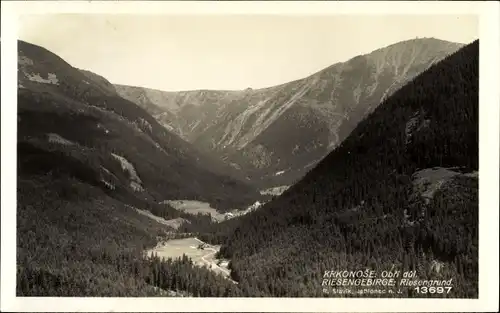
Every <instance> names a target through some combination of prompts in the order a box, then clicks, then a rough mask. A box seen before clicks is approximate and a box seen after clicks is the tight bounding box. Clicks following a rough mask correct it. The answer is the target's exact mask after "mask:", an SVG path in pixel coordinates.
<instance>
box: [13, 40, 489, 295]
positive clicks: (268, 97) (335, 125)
mask: <svg viewBox="0 0 500 313" xmlns="http://www.w3.org/2000/svg"><path fill="white" fill-rule="evenodd" d="M18 48H19V59H18V132H17V141H18V145H17V157H18V160H17V172H18V179H17V183H18V185H17V192H18V202H17V231H18V242H17V254H18V255H17V260H18V261H17V262H18V273H17V289H16V292H17V295H18V296H118V297H123V296H128V297H143V296H190V297H325V294H324V293H323V290H322V288H321V284H320V282H321V279H322V275H323V272H324V271H325V270H332V269H347V270H354V269H356V268H369V269H373V270H377V271H382V270H389V269H397V270H400V271H409V270H416V271H418V272H419V275H420V277H421V278H422V279H424V278H425V279H438V278H439V279H441V278H443V279H444V278H446V279H448V278H449V277H450V278H452V279H453V281H454V288H453V292H452V293H451V294H450V295H449V297H453V298H475V297H477V295H478V210H479V205H478V180H479V178H478V140H479V136H478V116H479V113H478V84H479V82H478V81H479V79H478V66H479V65H478V63H479V61H478V57H479V42H478V41H475V42H473V43H471V44H468V45H463V44H457V43H452V42H447V41H443V40H438V39H434V38H421V39H414V40H413V39H412V40H407V41H403V42H398V43H395V44H393V45H390V46H387V47H381V48H380V49H378V50H375V51H373V52H371V53H368V54H366V55H360V56H353V58H351V59H349V60H347V61H345V62H340V63H337V64H333V65H331V66H329V67H327V68H325V69H323V70H321V71H319V72H317V73H314V74H312V75H310V76H308V77H305V78H303V79H300V80H296V81H292V82H287V83H284V84H282V85H279V86H273V87H268V88H262V89H251V88H249V89H245V90H237V91H224V90H193V91H181V92H168V91H159V90H152V89H147V88H143V87H134V86H124V85H114V84H112V83H110V82H109V81H107V80H106V79H105V78H104V77H101V76H100V75H98V74H95V73H93V72H90V71H87V70H83V69H78V68H76V67H73V66H72V65H70V64H69V63H67V62H66V61H65V60H63V59H61V58H60V57H59V56H57V55H55V54H54V53H52V52H50V51H49V50H47V49H45V48H42V47H39V46H36V45H32V44H30V43H27V42H23V41H19V45H18ZM332 296H335V295H332ZM398 296H399V297H415V296H416V295H415V294H414V292H413V291H412V290H410V289H408V290H406V289H405V290H404V291H403V293H402V294H401V295H398ZM429 296H432V295H429Z"/></svg>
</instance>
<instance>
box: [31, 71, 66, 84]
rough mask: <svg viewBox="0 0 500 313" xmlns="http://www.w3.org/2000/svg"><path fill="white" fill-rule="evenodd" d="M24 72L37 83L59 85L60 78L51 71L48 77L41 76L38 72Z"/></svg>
mask: <svg viewBox="0 0 500 313" xmlns="http://www.w3.org/2000/svg"><path fill="white" fill-rule="evenodd" d="M24 74H25V75H26V77H27V78H28V79H29V80H31V81H34V82H37V83H42V84H52V85H59V79H57V76H56V74H54V73H49V74H48V78H47V79H45V78H43V77H41V76H40V74H38V73H31V74H29V73H26V72H25V73H24Z"/></svg>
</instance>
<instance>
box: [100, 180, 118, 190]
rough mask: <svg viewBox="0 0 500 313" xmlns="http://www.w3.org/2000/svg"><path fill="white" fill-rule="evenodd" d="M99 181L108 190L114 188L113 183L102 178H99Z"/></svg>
mask: <svg viewBox="0 0 500 313" xmlns="http://www.w3.org/2000/svg"><path fill="white" fill-rule="evenodd" d="M101 182H102V183H103V184H104V185H105V186H106V187H107V188H108V189H110V190H115V185H114V184H113V183H111V182H108V181H106V180H104V179H101Z"/></svg>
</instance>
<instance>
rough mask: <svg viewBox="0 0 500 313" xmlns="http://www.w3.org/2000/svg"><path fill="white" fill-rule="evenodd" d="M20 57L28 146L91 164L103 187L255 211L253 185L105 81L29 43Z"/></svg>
mask: <svg viewBox="0 0 500 313" xmlns="http://www.w3.org/2000/svg"><path fill="white" fill-rule="evenodd" d="M19 53H20V55H19V121H20V122H19V143H20V145H22V146H23V147H24V146H26V147H28V146H33V147H37V148H40V149H42V150H44V151H47V149H48V150H49V151H66V152H67V153H70V152H69V151H71V153H70V155H71V156H72V157H74V158H77V159H82V160H83V159H85V158H91V159H93V161H94V162H95V163H94V164H88V166H89V167H90V168H91V169H92V171H93V175H96V177H102V178H96V180H97V181H99V180H104V181H106V182H107V183H110V184H111V185H114V186H116V187H117V186H120V187H123V188H125V189H130V188H131V189H135V192H140V193H144V196H149V197H150V198H151V199H154V200H155V202H157V203H158V202H160V201H163V200H176V199H193V200H203V201H207V202H209V203H211V204H212V205H213V206H215V207H216V208H220V209H221V210H229V209H234V208H235V207H239V206H244V205H245V206H246V205H250V204H251V203H253V202H254V201H255V199H256V198H258V197H259V196H260V195H259V193H258V192H257V190H255V189H253V188H252V187H250V186H249V185H248V184H247V183H245V182H242V181H241V180H238V179H236V178H233V177H231V176H227V175H228V173H230V172H231V170H232V171H233V172H234V171H235V170H234V169H230V167H229V166H227V165H226V164H224V163H223V162H222V161H220V160H218V159H216V158H215V157H212V156H208V155H206V154H204V153H202V152H200V151H199V150H198V149H196V148H195V147H193V146H192V145H191V144H189V143H187V142H185V141H184V140H182V139H181V138H179V137H178V136H177V135H175V134H173V133H171V132H169V131H168V130H166V129H165V128H164V127H162V126H160V125H159V124H158V122H157V121H156V120H155V119H154V118H153V117H152V116H151V115H150V114H149V113H147V112H146V111H145V110H144V109H142V108H140V107H138V106H137V105H136V104H134V103H132V102H130V101H128V100H125V99H123V98H121V97H119V96H118V95H117V94H116V92H115V90H114V86H113V85H112V84H111V83H109V82H108V81H106V80H105V79H104V78H102V77H100V76H98V75H96V74H93V73H91V72H88V71H82V70H78V69H76V68H73V67H72V66H70V65H69V64H67V63H66V62H65V61H64V60H62V59H60V58H59V57H57V56H56V55H54V54H52V53H50V52H49V51H47V50H45V49H43V48H40V47H37V46H34V45H31V44H28V43H24V42H20V43H19ZM54 143H55V144H54ZM35 161H36V160H35ZM120 168H122V169H120ZM127 176H128V177H127ZM127 185H129V186H127Z"/></svg>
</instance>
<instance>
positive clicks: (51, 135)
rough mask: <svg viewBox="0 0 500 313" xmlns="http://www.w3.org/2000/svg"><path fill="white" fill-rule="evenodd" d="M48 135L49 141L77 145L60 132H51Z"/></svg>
mask: <svg viewBox="0 0 500 313" xmlns="http://www.w3.org/2000/svg"><path fill="white" fill-rule="evenodd" d="M47 137H48V140H49V142H52V143H58V144H61V145H65V146H72V145H75V143H74V142H73V141H71V140H68V139H65V138H63V137H62V136H60V135H58V134H54V133H49V134H47Z"/></svg>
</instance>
